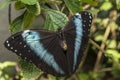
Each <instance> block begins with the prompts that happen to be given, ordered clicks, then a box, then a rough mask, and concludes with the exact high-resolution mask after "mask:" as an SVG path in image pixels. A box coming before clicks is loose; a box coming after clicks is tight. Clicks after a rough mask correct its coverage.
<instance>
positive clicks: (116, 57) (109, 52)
mask: <svg viewBox="0 0 120 80" xmlns="http://www.w3.org/2000/svg"><path fill="white" fill-rule="evenodd" d="M106 54H107V56H109V57H111V58H112V59H114V61H116V62H119V60H120V53H119V52H118V51H117V50H114V49H107V50H106Z"/></svg>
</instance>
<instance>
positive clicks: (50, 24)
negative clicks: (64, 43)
mask: <svg viewBox="0 0 120 80" xmlns="http://www.w3.org/2000/svg"><path fill="white" fill-rule="evenodd" d="M44 10H45V11H46V13H47V18H46V22H45V26H44V28H45V29H49V30H55V31H56V30H57V29H58V28H60V27H61V28H63V27H64V26H65V25H66V22H67V21H68V18H67V17H66V15H65V14H63V13H62V12H59V11H56V10H51V9H44Z"/></svg>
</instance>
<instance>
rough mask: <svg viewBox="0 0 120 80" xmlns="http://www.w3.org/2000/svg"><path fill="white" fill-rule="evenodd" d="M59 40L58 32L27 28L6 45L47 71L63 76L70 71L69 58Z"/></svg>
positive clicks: (10, 39)
mask: <svg viewBox="0 0 120 80" xmlns="http://www.w3.org/2000/svg"><path fill="white" fill-rule="evenodd" d="M58 41H59V37H58V36H57V33H56V32H52V31H47V30H25V31H23V32H19V33H16V34H14V35H12V36H11V37H9V38H8V39H7V40H6V41H5V43H4V45H5V47H6V48H7V49H9V50H10V51H13V52H15V53H16V54H17V55H19V56H21V58H23V59H25V60H28V61H30V62H33V63H34V64H35V65H36V66H37V67H38V68H40V69H41V70H43V71H45V72H46V73H50V74H53V75H55V76H63V75H65V74H66V73H68V70H67V60H66V57H65V55H64V51H63V50H62V48H61V47H60V45H59V44H58V43H59V42H58Z"/></svg>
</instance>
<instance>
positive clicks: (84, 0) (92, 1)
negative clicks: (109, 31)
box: [82, 0, 98, 6]
mask: <svg viewBox="0 0 120 80" xmlns="http://www.w3.org/2000/svg"><path fill="white" fill-rule="evenodd" d="M82 2H84V3H88V4H90V5H93V6H97V5H98V2H96V1H94V0H82Z"/></svg>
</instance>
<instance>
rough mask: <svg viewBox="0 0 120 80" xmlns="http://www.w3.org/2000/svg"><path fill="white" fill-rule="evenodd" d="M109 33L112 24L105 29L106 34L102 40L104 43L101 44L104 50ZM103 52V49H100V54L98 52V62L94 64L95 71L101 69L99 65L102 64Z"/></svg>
mask: <svg viewBox="0 0 120 80" xmlns="http://www.w3.org/2000/svg"><path fill="white" fill-rule="evenodd" d="M109 33H110V26H109V25H108V27H107V29H106V31H105V35H104V37H103V41H102V44H101V46H100V49H102V50H104V48H105V44H104V43H105V41H106V40H107V38H108V36H109ZM102 54H103V52H102V51H101V50H99V52H98V54H97V60H96V62H95V66H94V70H93V71H94V72H97V71H98V69H99V66H100V60H101V58H102Z"/></svg>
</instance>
